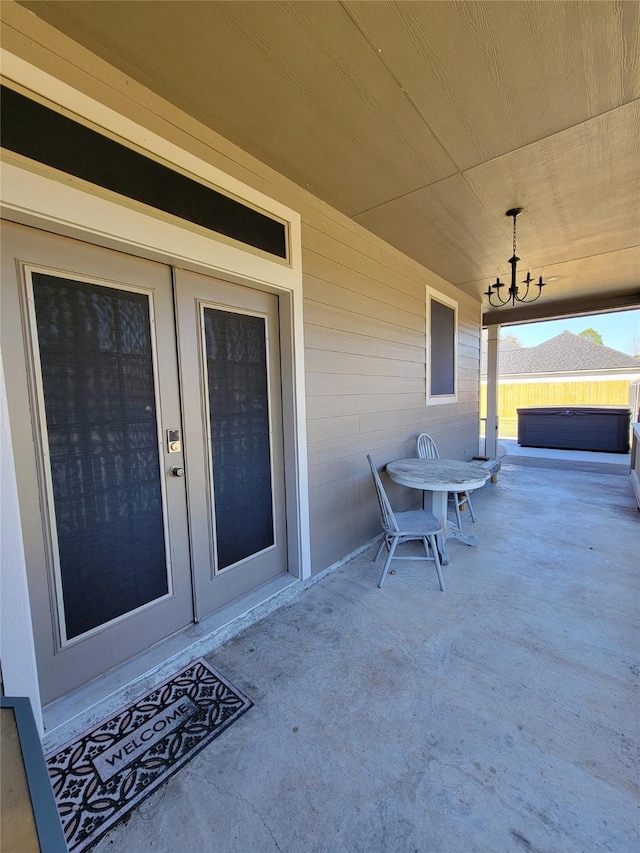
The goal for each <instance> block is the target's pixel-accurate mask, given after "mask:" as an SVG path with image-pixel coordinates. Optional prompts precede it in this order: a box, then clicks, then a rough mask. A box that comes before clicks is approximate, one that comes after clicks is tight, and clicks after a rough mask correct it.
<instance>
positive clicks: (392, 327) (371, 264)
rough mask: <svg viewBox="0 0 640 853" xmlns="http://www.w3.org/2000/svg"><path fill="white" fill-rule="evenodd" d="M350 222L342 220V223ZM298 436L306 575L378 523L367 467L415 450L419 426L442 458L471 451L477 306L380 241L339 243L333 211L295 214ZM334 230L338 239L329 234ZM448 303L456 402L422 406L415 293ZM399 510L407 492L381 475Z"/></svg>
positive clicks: (422, 300) (344, 238) (420, 309)
mask: <svg viewBox="0 0 640 853" xmlns="http://www.w3.org/2000/svg"><path fill="white" fill-rule="evenodd" d="M352 227H353V224H352V223H349V230H351V228H352ZM302 236H303V270H304V289H305V297H306V298H305V335H306V339H305V340H306V376H307V407H308V410H307V416H308V428H307V435H308V440H309V485H310V501H311V529H312V560H313V569H314V571H319V570H320V569H322V568H324V567H325V566H327V565H330V564H331V563H333V562H335V561H336V560H338V559H340V558H341V557H342V556H343V555H344V554H347V553H349V552H350V551H352V550H354V549H355V548H357V547H358V546H359V545H360V544H362V543H363V542H365V541H367V539H369V538H371V537H372V536H374V535H376V533H377V532H378V531H379V525H378V511H377V507H376V504H375V495H374V491H373V487H372V484H371V482H370V479H371V478H370V475H369V472H368V468H367V463H366V454H367V453H370V454H371V455H372V457H373V459H374V461H375V462H376V464H377V465H378V466H379V467H381V466H383V465H384V464H385V463H387V462H389V461H391V460H392V459H396V458H400V457H404V456H410V455H414V453H415V439H416V436H417V435H418V433H420V432H430V433H431V434H432V435H433V436H434V438H435V439H436V441H437V442H438V444H439V447H440V449H441V452H442V454H443V455H447V456H451V457H454V458H457V459H464V458H469V457H470V456H473V455H475V454H476V453H477V452H478V365H479V361H478V358H479V328H478V310H479V306H478V305H477V303H475V302H473V301H471V300H468V299H466V298H464V297H460V296H459V295H458V293H457V292H456V290H455V288H453V287H451V286H449V285H447V284H446V283H445V282H442V281H441V280H439V279H437V277H436V276H434V275H433V274H432V273H430V272H429V271H427V270H425V269H424V268H421V267H418V266H417V265H414V264H413V263H412V262H410V261H408V259H407V258H405V257H404V256H402V255H401V254H400V253H399V252H396V251H395V250H394V249H392V248H391V247H389V246H386V245H384V244H382V243H379V244H378V245H377V246H375V248H374V246H373V245H372V244H371V243H370V242H369V240H368V239H367V240H366V241H363V240H362V239H357V238H358V237H359V236H360V235H356V234H354V235H353V239H348V234H347V233H345V228H344V218H343V217H342V216H341V215H340V214H338V213H334V215H333V217H332V218H331V219H329V218H327V217H322V218H320V217H318V216H316V215H313V213H312V212H311V211H303V232H302ZM338 238H339V239H338ZM426 285H430V286H432V287H433V286H435V287H437V288H438V289H439V290H441V292H444V293H446V294H447V295H449V296H452V297H453V298H454V299H458V302H459V309H458V318H459V335H458V368H459V369H458V380H459V386H458V403H456V404H450V405H443V406H432V407H429V408H427V406H426V393H425V376H426V338H425V314H426V290H425V286H426ZM386 483H387V486H388V488H389V493H390V496H391V499H392V501H394V503H395V505H396V506H397V507H398V508H409V507H411V506H416V505H417V503H418V501H419V496H418V493H415V492H412V491H411V490H408V489H403V488H402V487H399V486H395V485H394V484H393V483H390V481H389V480H388V479H386Z"/></svg>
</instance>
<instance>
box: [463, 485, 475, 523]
mask: <svg viewBox="0 0 640 853" xmlns="http://www.w3.org/2000/svg"><path fill="white" fill-rule="evenodd" d="M464 496H465V498H466V500H467V509H468V510H469V515H470V516H471V521H473V522H474V524H475V520H476V517H475V514H474V512H473V506H472V504H471V495H470V494H469V492H465V493H464Z"/></svg>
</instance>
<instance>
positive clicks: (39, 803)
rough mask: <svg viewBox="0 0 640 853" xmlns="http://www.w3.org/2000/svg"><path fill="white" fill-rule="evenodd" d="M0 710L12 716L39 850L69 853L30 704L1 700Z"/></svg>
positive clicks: (14, 699)
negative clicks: (16, 731)
mask: <svg viewBox="0 0 640 853" xmlns="http://www.w3.org/2000/svg"><path fill="white" fill-rule="evenodd" d="M0 708H10V709H11V710H12V711H13V713H14V717H15V721H16V728H17V729H18V737H19V739H20V749H21V750H22V761H23V764H24V770H25V775H26V777H27V784H28V786H29V796H30V797H31V807H32V809H33V818H34V821H35V824H36V832H37V833H38V841H39V843H40V849H41V850H42V851H43V853H69V848H68V847H67V842H66V841H65V837H64V833H63V831H62V824H61V823H60V815H59V814H58V807H57V806H56V801H55V798H54V795H53V790H52V788H51V781H50V779H49V773H48V771H47V765H46V762H45V760H44V753H43V752H42V744H41V742H40V735H39V734H38V729H37V727H36V722H35V719H34V717H33V711H32V709H31V702H30V701H29V699H28V698H26V697H25V696H2V697H0Z"/></svg>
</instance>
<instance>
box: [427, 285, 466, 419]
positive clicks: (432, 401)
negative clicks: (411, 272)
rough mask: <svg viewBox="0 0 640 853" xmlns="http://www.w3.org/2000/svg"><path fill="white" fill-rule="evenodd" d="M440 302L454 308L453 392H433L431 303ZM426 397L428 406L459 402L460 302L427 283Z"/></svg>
mask: <svg viewBox="0 0 640 853" xmlns="http://www.w3.org/2000/svg"><path fill="white" fill-rule="evenodd" d="M434 301H435V302H440V303H441V304H442V305H445V306H446V307H447V308H451V309H452V310H453V394H432V393H431V360H432V358H431V303H432V302H434ZM425 353H426V360H425V361H426V376H425V384H426V398H427V406H441V405H444V404H446V403H457V402H458V302H457V301H456V300H455V299H451V297H449V296H445V295H444V293H441V292H440V291H439V290H435V289H434V288H432V287H429V286H428V285H426V341H425Z"/></svg>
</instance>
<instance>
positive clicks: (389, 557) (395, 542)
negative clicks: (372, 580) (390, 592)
mask: <svg viewBox="0 0 640 853" xmlns="http://www.w3.org/2000/svg"><path fill="white" fill-rule="evenodd" d="M397 546H398V537H397V536H394V537H393V538H392V541H391V547H390V548H389V554H388V555H387V559H386V561H385V564H384V569H383V570H382V574H381V575H380V580H379V581H378V588H379V589H382V584H383V583H384V579H385V578H386V576H387V572H388V571H389V566H390V565H391V560H393V555H394V554H395V550H396V548H397Z"/></svg>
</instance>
